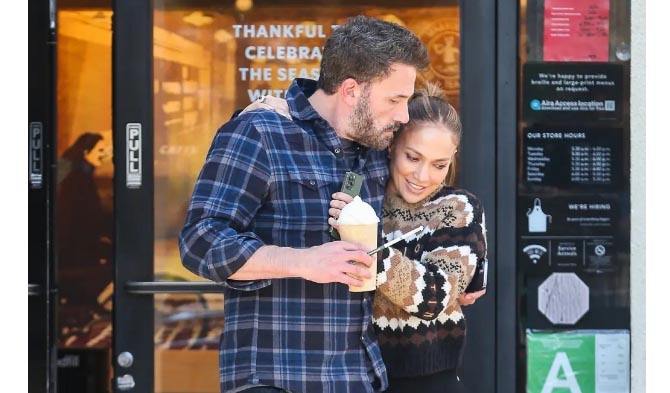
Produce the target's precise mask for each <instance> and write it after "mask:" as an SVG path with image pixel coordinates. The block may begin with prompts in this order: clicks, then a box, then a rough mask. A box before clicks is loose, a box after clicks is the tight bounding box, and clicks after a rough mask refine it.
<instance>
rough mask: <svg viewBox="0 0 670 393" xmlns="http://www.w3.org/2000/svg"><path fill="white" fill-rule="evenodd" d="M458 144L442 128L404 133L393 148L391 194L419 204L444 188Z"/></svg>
mask: <svg viewBox="0 0 670 393" xmlns="http://www.w3.org/2000/svg"><path fill="white" fill-rule="evenodd" d="M457 147H458V144H457V142H456V138H455V136H454V133H453V132H451V131H450V130H448V129H447V128H445V127H444V126H442V125H436V124H424V125H419V126H417V127H415V128H414V129H407V130H404V131H403V132H402V133H401V134H400V136H399V137H398V139H397V140H395V141H393V144H392V145H391V147H390V153H391V163H390V172H391V181H390V182H389V186H388V187H389V191H390V192H392V193H395V194H397V195H400V196H401V197H402V198H403V199H404V200H405V202H408V203H416V202H419V201H421V200H423V199H425V198H426V197H427V196H429V195H430V194H431V193H433V192H434V191H435V190H436V189H437V188H438V187H440V186H441V185H442V181H443V180H444V179H445V177H446V176H447V173H448V171H449V165H450V164H451V160H453V158H454V154H455V153H456V149H457Z"/></svg>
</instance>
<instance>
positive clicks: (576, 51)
mask: <svg viewBox="0 0 670 393" xmlns="http://www.w3.org/2000/svg"><path fill="white" fill-rule="evenodd" d="M609 13H610V1H609V0H545V2H544V61H607V60H608V57H609V25H610V21H609V18H610V17H609Z"/></svg>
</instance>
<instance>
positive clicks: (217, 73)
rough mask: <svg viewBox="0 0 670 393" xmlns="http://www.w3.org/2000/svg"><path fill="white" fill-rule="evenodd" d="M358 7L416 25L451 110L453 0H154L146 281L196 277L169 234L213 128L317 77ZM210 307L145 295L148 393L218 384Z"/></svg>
mask: <svg viewBox="0 0 670 393" xmlns="http://www.w3.org/2000/svg"><path fill="white" fill-rule="evenodd" d="M190 4H192V5H190ZM358 14H365V15H368V16H374V17H378V18H381V19H385V20H388V21H392V22H396V23H399V24H402V25H404V26H406V27H407V28H409V29H410V30H412V31H413V32H414V33H416V34H417V36H419V38H420V39H421V40H422V41H423V42H424V43H425V44H426V45H427V46H428V48H429V50H430V56H431V59H432V63H431V66H430V68H429V70H427V72H426V73H424V74H422V75H420V76H419V78H418V79H424V78H425V79H429V80H431V81H433V82H438V83H440V84H441V85H442V87H443V88H444V90H445V92H446V93H447V96H448V98H449V100H450V101H451V102H452V103H453V104H454V106H455V107H456V108H458V106H459V105H458V104H459V94H460V78H459V77H460V70H459V63H460V57H459V51H460V48H459V46H460V34H459V32H460V27H459V9H458V2H457V1H416V2H412V3H411V4H408V3H406V2H403V3H401V2H398V1H390V2H389V1H383V2H382V1H369V2H360V1H359V2H354V1H322V0H317V1H309V2H306V1H293V2H283V1H276V2H270V1H252V0H237V1H235V2H225V3H217V4H215V5H211V6H202V2H195V1H193V2H188V1H181V2H173V1H162V0H157V1H154V149H155V150H154V157H155V166H154V172H155V180H154V187H155V201H154V203H155V206H156V207H157V210H156V214H155V226H154V227H155V247H154V250H155V261H154V270H155V275H156V278H157V279H173V280H186V281H195V280H199V279H200V278H199V277H197V276H195V275H193V274H191V273H190V272H188V271H187V270H186V269H184V268H183V266H182V264H181V261H180V257H179V250H178V244H177V234H178V232H179V230H180V229H181V226H182V225H183V223H184V219H185V215H186V210H187V207H188V202H189V199H190V196H191V193H192V191H193V186H194V184H195V180H196V177H197V175H198V173H199V171H200V168H201V166H202V164H203V162H204V158H205V155H206V153H207V150H208V148H209V146H210V143H211V141H212V138H213V136H214V133H215V132H216V130H217V129H218V127H220V126H221V125H222V124H223V123H224V122H226V121H227V120H228V119H229V118H230V116H231V115H232V113H233V111H234V110H235V109H240V108H244V107H245V106H246V105H248V104H249V103H250V102H251V101H253V100H254V99H256V98H258V97H259V96H261V95H274V96H278V97H284V95H285V91H286V89H287V88H288V87H289V85H290V83H291V81H292V80H293V78H295V77H303V78H311V79H318V74H319V64H320V61H321V50H322V46H323V43H324V42H325V38H326V37H327V36H328V35H329V34H330V32H331V31H332V29H333V28H336V26H337V25H338V24H341V23H343V22H344V21H345V19H346V18H347V17H350V16H354V15H358ZM222 308H223V298H222V296H221V295H216V294H206V295H200V296H196V295H179V296H177V295H165V296H162V297H159V296H156V310H157V313H158V314H157V316H156V323H157V326H156V340H155V342H156V353H155V362H156V363H155V364H156V373H155V387H156V391H157V392H168V391H185V390H188V391H197V392H205V391H207V392H209V391H211V392H217V391H218V389H219V387H218V373H217V372H216V370H218V366H217V364H218V345H219V341H218V339H219V336H220V334H221V330H222V328H223V323H224V321H223V319H222V315H223V310H222ZM179 312H181V314H178V313H179ZM175 315H190V316H191V318H181V319H179V318H175ZM198 315H204V316H206V318H198V317H197V316H198ZM171 316H172V317H171ZM184 349H190V350H191V351H184ZM174 367H179V370H176V369H175V368H174Z"/></svg>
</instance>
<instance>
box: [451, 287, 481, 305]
mask: <svg viewBox="0 0 670 393" xmlns="http://www.w3.org/2000/svg"><path fill="white" fill-rule="evenodd" d="M485 293H486V289H482V290H481V291H477V292H472V293H464V294H462V295H461V296H459V297H458V304H460V305H461V306H469V305H472V304H475V302H476V301H477V299H479V298H480V297H482V296H484V294H485Z"/></svg>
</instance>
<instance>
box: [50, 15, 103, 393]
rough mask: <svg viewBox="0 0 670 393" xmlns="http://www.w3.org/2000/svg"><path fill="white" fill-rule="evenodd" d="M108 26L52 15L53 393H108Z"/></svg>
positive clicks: (93, 18) (96, 18)
mask: <svg viewBox="0 0 670 393" xmlns="http://www.w3.org/2000/svg"><path fill="white" fill-rule="evenodd" d="M98 6H99V4H98ZM111 24H112V11H111V5H109V6H108V7H107V8H90V9H86V8H60V9H59V11H58V14H57V26H58V28H57V31H58V37H57V40H58V41H57V42H58V45H57V59H58V65H57V108H58V116H57V120H58V123H57V130H58V133H57V143H56V146H57V156H58V161H57V181H56V200H55V207H56V209H55V224H54V229H55V247H56V258H57V270H56V276H57V282H58V291H59V292H58V295H59V298H58V299H59V300H58V305H57V327H56V337H57V346H58V362H57V367H58V379H57V380H58V389H59V391H106V390H107V389H109V381H110V380H111V366H110V359H111V345H112V322H111V319H112V318H111V317H112V296H113V276H114V273H113V271H114V270H113V265H114V264H113V259H112V238H113V234H112V223H113V221H112V217H113V173H114V167H113V165H112V75H111V74H112V67H111V64H112V59H111V56H112V50H111V45H112V31H111Z"/></svg>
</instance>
